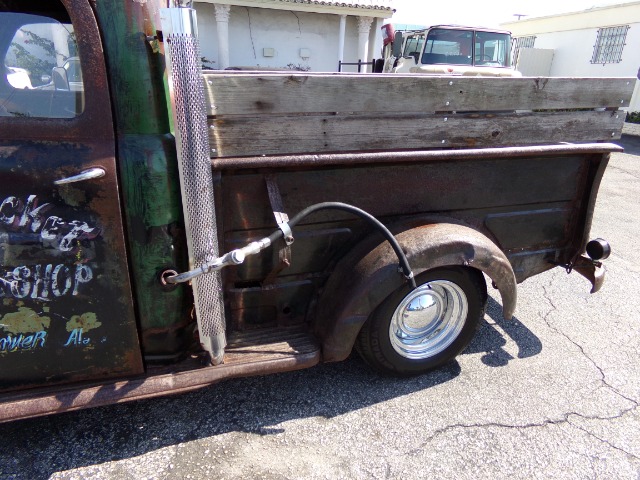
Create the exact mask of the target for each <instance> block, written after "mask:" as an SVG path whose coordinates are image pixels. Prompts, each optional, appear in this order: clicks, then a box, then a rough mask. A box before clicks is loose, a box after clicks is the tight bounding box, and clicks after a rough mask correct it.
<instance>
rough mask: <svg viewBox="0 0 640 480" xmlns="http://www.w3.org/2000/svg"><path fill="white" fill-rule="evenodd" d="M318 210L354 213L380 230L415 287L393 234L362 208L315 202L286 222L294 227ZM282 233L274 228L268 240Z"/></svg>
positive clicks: (277, 237)
mask: <svg viewBox="0 0 640 480" xmlns="http://www.w3.org/2000/svg"><path fill="white" fill-rule="evenodd" d="M318 210H342V211H343V212H349V213H352V214H354V215H357V216H359V217H361V218H363V219H365V220H366V221H367V222H369V223H370V224H371V225H373V226H374V227H375V228H376V229H377V230H378V231H380V233H382V235H383V236H384V238H385V239H386V240H387V241H388V242H389V243H390V244H391V248H393V251H394V252H395V253H396V255H397V257H398V262H399V263H400V268H402V272H403V273H404V276H405V277H406V278H407V280H409V283H410V284H411V288H414V289H415V288H416V280H415V278H413V272H412V271H411V267H410V266H409V261H408V260H407V256H406V255H405V254H404V252H403V251H402V248H401V247H400V244H399V243H398V241H397V240H396V237H394V236H393V234H392V233H391V232H390V231H389V229H388V228H387V227H385V226H384V225H383V224H382V223H381V222H380V221H379V220H378V219H377V218H375V217H374V216H373V215H370V214H368V213H367V212H365V211H364V210H362V209H360V208H358V207H354V206H353V205H349V204H348V203H341V202H323V203H316V204H315V205H311V206H309V207H307V208H305V209H304V210H301V211H300V212H298V213H297V214H296V215H295V216H294V217H293V218H291V219H290V220H289V221H288V222H287V223H288V224H289V227H294V226H295V225H296V224H297V223H298V222H300V220H302V219H303V218H304V217H306V216H308V215H311V214H312V213H314V212H317V211H318ZM283 235H284V234H283V233H282V230H276V231H275V232H273V233H272V234H271V235H269V240H270V241H271V243H273V242H275V241H276V240H277V239H279V238H281V237H282V236H283Z"/></svg>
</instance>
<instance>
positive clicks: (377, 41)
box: [369, 18, 384, 58]
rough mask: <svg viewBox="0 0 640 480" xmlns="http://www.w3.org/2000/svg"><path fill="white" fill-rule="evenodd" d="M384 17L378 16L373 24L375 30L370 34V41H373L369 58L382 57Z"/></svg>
mask: <svg viewBox="0 0 640 480" xmlns="http://www.w3.org/2000/svg"><path fill="white" fill-rule="evenodd" d="M383 23H384V19H383V18H377V19H376V21H375V23H374V24H373V31H372V32H371V34H370V35H369V41H370V42H371V48H370V51H369V58H382V24H383Z"/></svg>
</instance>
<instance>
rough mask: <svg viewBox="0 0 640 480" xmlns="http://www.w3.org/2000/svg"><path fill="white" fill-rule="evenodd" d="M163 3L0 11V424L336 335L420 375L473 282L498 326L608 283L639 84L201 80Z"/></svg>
mask: <svg viewBox="0 0 640 480" xmlns="http://www.w3.org/2000/svg"><path fill="white" fill-rule="evenodd" d="M163 7H166V2H161V1H159V0H147V1H133V0H126V1H125V0H111V1H103V0H97V1H95V0H49V1H47V2H41V1H35V0H0V60H1V61H0V65H2V66H3V69H4V70H3V71H2V72H1V73H0V421H8V420H15V419H21V418H27V417H34V416H39V415H47V414H51V413H55V412H63V411H70V410H75V409H79V408H84V407H90V406H96V405H104V404H108V403H114V402H123V401H128V400H135V399H142V398H149V397H153V396H158V395H164V394H168V393H175V392H184V391H188V390H192V389H196V388H200V387H203V386H206V385H210V384H213V383H215V382H218V381H221V380H223V379H228V378H232V377H239V376H246V375H262V374H267V373H272V372H282V371H287V370H294V369H300V368H304V367H310V366H313V365H315V364H318V363H319V362H332V361H339V360H342V359H345V358H346V357H347V356H348V355H349V354H350V353H351V351H352V350H353V349H354V348H356V349H357V351H358V352H359V353H360V354H361V355H362V357H363V358H364V359H365V360H366V362H367V363H368V364H370V365H371V366H372V367H373V368H375V369H377V370H379V371H381V372H383V373H391V374H396V375H413V374H420V373H423V372H426V371H429V370H431V369H434V368H437V367H439V366H441V365H443V364H444V363H445V362H448V361H451V360H452V359H453V358H454V357H455V356H456V355H457V354H458V353H459V352H461V351H462V350H463V349H464V348H465V346H466V345H467V344H468V342H469V341H470V339H471V338H472V336H473V334H474V332H475V330H476V328H477V325H478V323H479V322H480V321H481V320H482V318H483V315H484V310H485V305H486V303H487V283H488V284H489V286H490V287H491V288H496V289H498V291H499V294H500V296H501V299H502V308H503V312H504V316H505V317H506V318H510V317H511V316H512V314H513V312H514V310H515V308H516V288H517V284H518V283H520V282H523V281H524V280H526V279H527V278H529V277H531V276H533V275H537V274H539V273H542V272H544V271H546V270H549V269H551V268H555V267H559V268H563V269H567V270H573V271H576V272H578V273H580V274H582V275H584V276H585V277H586V278H587V279H588V280H589V281H590V282H591V288H592V291H596V290H597V289H598V288H599V287H600V285H601V283H602V280H603V267H602V263H601V262H602V260H604V259H605V258H606V257H607V255H608V252H609V245H608V244H607V242H606V241H604V240H601V239H596V240H592V241H590V239H589V230H590V223H591V217H592V212H593V209H594V205H595V202H596V196H597V192H598V186H599V183H600V179H601V177H602V175H603V173H604V170H605V167H606V165H607V161H608V158H609V155H610V154H611V152H618V151H621V148H620V147H618V146H617V145H615V144H612V143H606V142H608V141H611V140H615V139H617V138H619V137H620V133H621V128H622V125H623V120H624V115H623V112H622V111H621V110H620V108H622V107H625V106H628V104H629V99H630V96H631V92H632V90H633V81H632V79H624V78H471V77H456V76H446V77H438V76H421V75H385V74H363V75H360V74H332V73H312V72H307V73H300V72H247V71H240V72H234V71H202V70H201V64H200V58H201V57H200V53H199V45H198V36H197V23H196V15H195V12H194V10H192V9H190V8H180V7H178V6H176V7H172V8H163ZM70 59H71V60H70ZM16 72H17V73H16ZM27 76H28V79H27ZM27 80H28V81H27ZM485 279H487V280H485ZM593 314H594V315H596V314H597V312H593Z"/></svg>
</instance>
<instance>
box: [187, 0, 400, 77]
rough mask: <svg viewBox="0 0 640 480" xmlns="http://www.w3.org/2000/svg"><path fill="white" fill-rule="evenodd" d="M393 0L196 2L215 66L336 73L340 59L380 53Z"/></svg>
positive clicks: (354, 59) (203, 46)
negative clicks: (383, 32) (382, 27)
mask: <svg viewBox="0 0 640 480" xmlns="http://www.w3.org/2000/svg"><path fill="white" fill-rule="evenodd" d="M392 2H393V0H321V1H320V0H197V1H196V2H195V4H194V6H195V9H196V11H197V15H198V25H199V34H200V45H201V49H202V55H203V56H204V57H205V58H206V59H207V60H209V61H210V64H209V68H213V69H224V68H227V67H262V68H285V67H287V66H288V67H289V68H292V67H293V68H300V69H305V70H306V69H308V70H311V71H324V72H336V71H338V62H340V61H342V62H357V61H358V60H362V61H371V60H372V59H375V58H379V57H380V51H381V47H382V36H381V33H380V27H381V26H382V21H383V20H384V19H385V18H389V17H391V15H392V14H393V10H392V8H391V4H392ZM356 69H357V67H349V66H347V67H343V69H342V71H356ZM369 71H370V70H369Z"/></svg>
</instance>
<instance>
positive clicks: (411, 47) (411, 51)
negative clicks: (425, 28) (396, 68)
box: [402, 35, 424, 62]
mask: <svg viewBox="0 0 640 480" xmlns="http://www.w3.org/2000/svg"><path fill="white" fill-rule="evenodd" d="M423 43H424V35H412V36H409V37H407V41H406V42H405V44H404V51H403V52H402V56H403V57H413V58H415V59H416V62H417V61H418V58H419V57H420V51H421V50H422V44H423Z"/></svg>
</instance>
